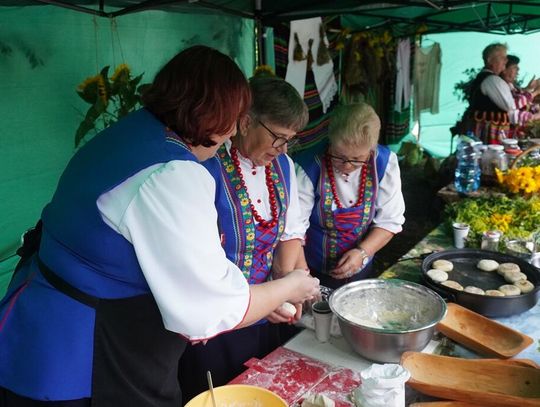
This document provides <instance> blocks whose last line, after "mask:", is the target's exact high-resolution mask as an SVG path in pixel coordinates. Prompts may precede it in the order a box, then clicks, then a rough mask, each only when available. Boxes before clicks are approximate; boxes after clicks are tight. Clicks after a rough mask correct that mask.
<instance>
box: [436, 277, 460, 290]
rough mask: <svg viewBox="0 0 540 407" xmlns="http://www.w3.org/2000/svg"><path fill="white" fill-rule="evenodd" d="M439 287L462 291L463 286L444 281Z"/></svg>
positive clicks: (451, 281) (455, 282)
mask: <svg viewBox="0 0 540 407" xmlns="http://www.w3.org/2000/svg"><path fill="white" fill-rule="evenodd" d="M441 285H444V286H445V287H449V288H453V289H454V290H458V291H463V286H462V285H461V284H459V283H458V282H457V281H453V280H446V281H443V282H442V283H441Z"/></svg>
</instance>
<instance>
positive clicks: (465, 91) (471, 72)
mask: <svg viewBox="0 0 540 407" xmlns="http://www.w3.org/2000/svg"><path fill="white" fill-rule="evenodd" d="M478 72H480V69H477V68H469V69H465V70H464V71H463V74H464V75H465V76H466V77H467V79H464V80H461V81H459V82H457V83H456V84H454V91H453V92H452V93H453V94H454V96H456V97H457V98H458V99H459V100H460V101H462V102H466V101H467V100H468V99H469V96H470V92H471V85H472V81H473V80H474V78H476V75H478Z"/></svg>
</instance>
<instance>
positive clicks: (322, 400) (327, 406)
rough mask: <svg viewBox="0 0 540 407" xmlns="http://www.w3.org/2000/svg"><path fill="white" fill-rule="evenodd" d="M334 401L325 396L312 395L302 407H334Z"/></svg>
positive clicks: (305, 400)
mask: <svg viewBox="0 0 540 407" xmlns="http://www.w3.org/2000/svg"><path fill="white" fill-rule="evenodd" d="M334 406H335V403H334V400H332V399H331V398H329V397H327V396H325V395H324V394H310V395H309V396H307V397H306V398H305V399H304V401H303V402H302V407H334Z"/></svg>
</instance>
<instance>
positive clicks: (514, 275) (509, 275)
mask: <svg viewBox="0 0 540 407" xmlns="http://www.w3.org/2000/svg"><path fill="white" fill-rule="evenodd" d="M503 277H504V279H505V280H506V281H508V282H509V283H515V282H516V281H519V280H527V275H526V274H523V273H521V272H519V271H508V272H506V273H504V276H503Z"/></svg>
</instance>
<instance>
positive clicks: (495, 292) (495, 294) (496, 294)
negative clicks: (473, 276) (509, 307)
mask: <svg viewBox="0 0 540 407" xmlns="http://www.w3.org/2000/svg"><path fill="white" fill-rule="evenodd" d="M486 295H491V296H492V297H504V293H503V292H502V291H499V290H486Z"/></svg>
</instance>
